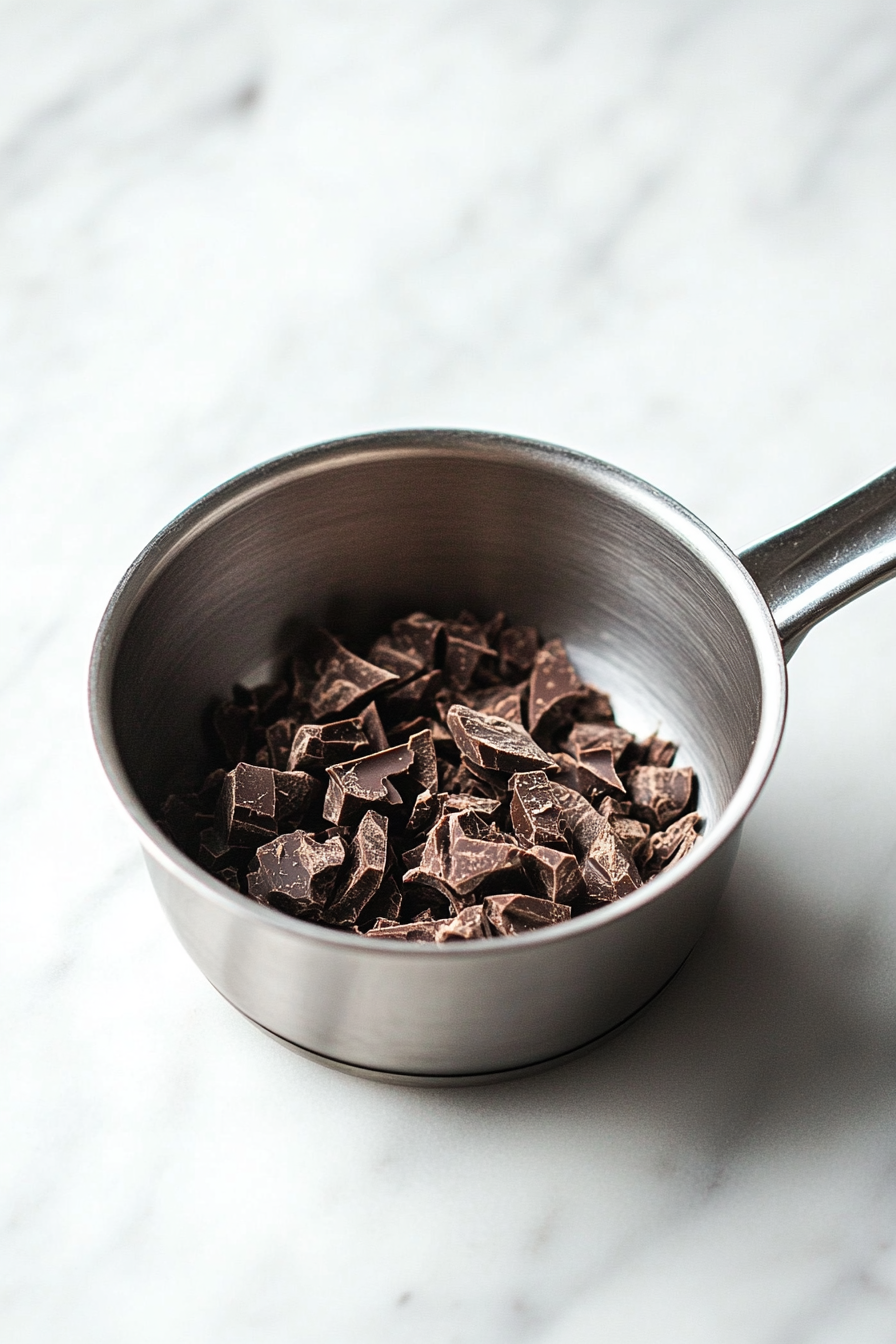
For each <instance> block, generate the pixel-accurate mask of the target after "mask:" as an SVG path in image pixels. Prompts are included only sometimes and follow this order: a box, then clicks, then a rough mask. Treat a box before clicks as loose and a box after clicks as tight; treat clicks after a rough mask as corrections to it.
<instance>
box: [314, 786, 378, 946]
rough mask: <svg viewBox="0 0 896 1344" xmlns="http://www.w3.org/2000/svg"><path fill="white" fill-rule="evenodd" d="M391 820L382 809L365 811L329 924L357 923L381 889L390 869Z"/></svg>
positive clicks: (331, 907)
mask: <svg viewBox="0 0 896 1344" xmlns="http://www.w3.org/2000/svg"><path fill="white" fill-rule="evenodd" d="M388 830H389V823H388V822H387V821H386V818H385V817H381V816H380V815H379V813H378V812H365V813H364V816H363V817H362V818H361V824H360V826H359V827H358V833H357V835H356V836H355V838H354V840H353V841H352V843H351V845H350V846H349V851H348V863H349V869H348V873H347V874H346V876H345V879H344V881H343V882H342V884H341V886H340V887H339V888H338V889H337V891H336V894H335V896H334V897H333V901H332V903H331V904H330V905H328V906H327V923H328V924H333V925H336V926H337V927H339V926H340V925H348V926H351V925H352V924H356V923H357V922H358V916H359V915H360V913H361V911H362V910H363V909H364V907H365V905H366V904H367V902H368V901H369V900H370V898H371V896H373V895H374V893H375V892H376V891H377V889H378V887H379V885H380V883H381V882H382V880H383V874H384V873H385V871H386V837H387V835H388Z"/></svg>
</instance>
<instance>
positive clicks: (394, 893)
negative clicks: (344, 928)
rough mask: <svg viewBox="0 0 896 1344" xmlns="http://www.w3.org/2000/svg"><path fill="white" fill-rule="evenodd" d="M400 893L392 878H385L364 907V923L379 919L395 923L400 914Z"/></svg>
mask: <svg viewBox="0 0 896 1344" xmlns="http://www.w3.org/2000/svg"><path fill="white" fill-rule="evenodd" d="M401 898H402V891H401V888H400V887H399V885H398V883H397V882H396V881H395V878H394V877H391V876H387V877H385V878H383V881H382V882H381V883H380V885H379V889H378V890H377V891H375V892H374V894H373V895H372V896H371V898H370V900H369V901H368V902H367V904H366V905H365V907H364V921H363V922H364V923H365V924H366V923H367V922H368V921H369V920H371V919H375V920H376V921H377V923H379V921H380V920H381V919H385V920H388V921H390V922H391V923H397V922H398V918H399V915H400V914H401Z"/></svg>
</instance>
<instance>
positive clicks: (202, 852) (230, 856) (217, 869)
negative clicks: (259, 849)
mask: <svg viewBox="0 0 896 1344" xmlns="http://www.w3.org/2000/svg"><path fill="white" fill-rule="evenodd" d="M251 856H252V850H251V849H248V848H246V847H245V846H243V847H235V846H232V845H228V844H227V842H226V840H222V839H221V837H220V835H219V834H218V832H217V831H216V830H215V828H214V826H207V827H206V828H205V830H204V831H202V833H201V834H200V836H199V853H198V855H197V862H198V863H199V864H200V865H201V867H203V868H204V869H205V871H206V872H207V873H215V874H220V873H221V871H222V870H223V869H225V868H233V869H235V870H239V869H242V870H243V871H245V869H246V865H247V863H248V862H249V859H250V858H251Z"/></svg>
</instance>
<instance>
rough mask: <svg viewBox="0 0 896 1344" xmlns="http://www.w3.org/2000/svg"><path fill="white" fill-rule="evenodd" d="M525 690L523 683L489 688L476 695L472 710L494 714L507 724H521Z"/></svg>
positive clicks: (526, 684) (525, 684)
mask: <svg viewBox="0 0 896 1344" xmlns="http://www.w3.org/2000/svg"><path fill="white" fill-rule="evenodd" d="M527 688H528V682H523V684H522V686H490V687H489V688H488V689H487V690H484V691H479V692H478V693H477V695H476V696H475V703H474V705H473V708H474V709H478V710H479V712H480V714H494V715H495V716H496V717H497V718H499V719H506V720H507V721H508V723H519V724H522V722H523V694H524V693H525V691H526V690H527Z"/></svg>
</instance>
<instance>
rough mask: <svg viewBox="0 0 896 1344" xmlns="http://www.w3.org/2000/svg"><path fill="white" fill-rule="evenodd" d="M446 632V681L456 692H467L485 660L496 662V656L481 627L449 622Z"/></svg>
mask: <svg viewBox="0 0 896 1344" xmlns="http://www.w3.org/2000/svg"><path fill="white" fill-rule="evenodd" d="M445 630H446V638H445V680H446V681H448V682H449V683H450V685H451V686H453V687H454V688H455V689H456V690H458V691H465V690H466V689H467V687H468V686H469V684H470V682H471V681H472V680H473V677H474V676H475V674H476V672H477V670H478V668H479V665H480V663H481V662H482V660H483V658H485V659H488V660H492V661H495V660H496V654H495V651H494V649H491V648H489V645H488V640H487V639H486V637H485V635H484V633H483V632H482V630H481V628H480V627H479V626H463V625H460V624H458V623H457V622H455V621H449V622H447V623H446V626H445Z"/></svg>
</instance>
